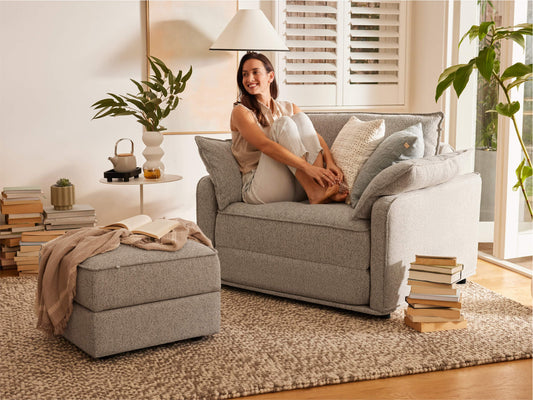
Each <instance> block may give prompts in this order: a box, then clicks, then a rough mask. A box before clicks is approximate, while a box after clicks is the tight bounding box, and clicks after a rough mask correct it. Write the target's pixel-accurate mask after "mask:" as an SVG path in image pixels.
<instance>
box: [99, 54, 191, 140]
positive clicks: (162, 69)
mask: <svg viewBox="0 0 533 400" xmlns="http://www.w3.org/2000/svg"><path fill="white" fill-rule="evenodd" d="M148 61H149V62H150V66H151V68H152V71H153V74H152V75H151V76H150V80H149V81H141V82H137V81H136V80H134V79H130V80H131V81H132V82H133V83H134V84H135V86H136V87H137V89H138V93H137V94H130V93H127V94H126V95H125V96H124V95H116V94H113V93H108V95H109V96H111V97H107V98H105V99H102V100H99V101H97V102H96V103H94V104H93V105H92V106H91V107H93V108H94V109H96V110H98V112H97V113H96V115H95V116H94V117H93V119H98V118H103V117H106V116H111V117H122V116H126V115H133V116H134V117H135V118H136V119H137V122H139V123H141V124H143V125H144V126H145V127H146V129H147V130H149V131H164V130H166V128H165V127H164V126H162V125H161V121H162V120H163V119H164V118H166V117H167V116H168V115H169V114H170V112H171V111H173V110H175V109H176V107H177V106H178V103H179V101H180V97H178V94H180V93H182V92H183V91H184V90H185V87H186V84H187V81H188V80H189V78H190V77H191V74H192V67H190V68H189V71H188V72H187V73H186V74H183V73H182V71H178V73H177V74H176V73H173V72H172V71H171V70H170V69H169V68H168V67H167V66H166V65H165V63H164V62H163V61H161V60H160V59H158V58H156V57H153V56H150V57H148ZM141 83H143V84H144V85H145V87H143V85H142V84H141Z"/></svg>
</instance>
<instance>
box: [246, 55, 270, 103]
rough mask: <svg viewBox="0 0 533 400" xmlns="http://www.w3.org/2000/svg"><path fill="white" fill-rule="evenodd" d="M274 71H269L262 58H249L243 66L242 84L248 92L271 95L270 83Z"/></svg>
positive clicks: (255, 94)
mask: <svg viewBox="0 0 533 400" xmlns="http://www.w3.org/2000/svg"><path fill="white" fill-rule="evenodd" d="M273 79H274V72H267V70H266V69H265V66H264V65H263V63H262V62H261V61H260V60H255V59H253V58H252V59H250V60H247V61H246V62H245V63H244V65H243V67H242V84H243V85H244V88H245V89H246V91H247V92H248V93H250V94H251V95H254V96H257V95H259V96H263V95H266V96H270V83H271V82H272V81H273Z"/></svg>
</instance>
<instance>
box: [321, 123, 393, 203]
mask: <svg viewBox="0 0 533 400" xmlns="http://www.w3.org/2000/svg"><path fill="white" fill-rule="evenodd" d="M384 136H385V121H384V120H382V119H375V120H372V121H366V122H365V121H361V120H359V119H357V118H356V117H350V119H349V120H348V122H346V124H345V125H344V126H343V127H342V129H341V131H340V132H339V134H338V135H337V137H336V138H335V141H334V142H333V145H332V146H331V154H332V155H333V159H334V160H335V163H336V164H337V166H338V167H339V168H340V169H341V170H342V172H343V173H344V182H345V183H346V186H348V191H351V190H352V186H353V183H354V181H355V178H356V177H357V174H358V173H359V170H360V169H361V166H362V165H363V164H364V163H365V161H366V160H367V159H368V157H370V155H371V154H372V153H373V151H374V150H375V149H376V147H377V146H378V144H379V143H380V142H381V140H382V139H383V137H384ZM348 198H349V196H348Z"/></svg>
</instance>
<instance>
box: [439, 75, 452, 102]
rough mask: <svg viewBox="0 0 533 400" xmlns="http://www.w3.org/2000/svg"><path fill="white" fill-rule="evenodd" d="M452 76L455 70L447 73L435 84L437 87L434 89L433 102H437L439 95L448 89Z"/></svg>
mask: <svg viewBox="0 0 533 400" xmlns="http://www.w3.org/2000/svg"><path fill="white" fill-rule="evenodd" d="M454 78H455V72H453V73H451V74H449V75H448V76H446V78H445V79H444V80H443V81H441V82H439V84H438V85H437V89H436V90H435V102H437V101H438V100H439V97H440V96H442V93H444V91H445V90H446V89H448V87H450V85H451V84H452V82H453V80H454Z"/></svg>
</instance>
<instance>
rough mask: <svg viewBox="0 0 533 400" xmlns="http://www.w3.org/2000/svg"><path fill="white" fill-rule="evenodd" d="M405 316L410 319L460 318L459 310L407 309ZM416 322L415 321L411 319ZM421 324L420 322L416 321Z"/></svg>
mask: <svg viewBox="0 0 533 400" xmlns="http://www.w3.org/2000/svg"><path fill="white" fill-rule="evenodd" d="M405 314H406V315H410V316H412V317H438V318H447V319H459V318H461V309H460V308H414V307H407V308H406V309H405ZM412 320H413V321H415V322H416V320H415V319H413V318H412ZM418 322H422V321H418Z"/></svg>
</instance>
